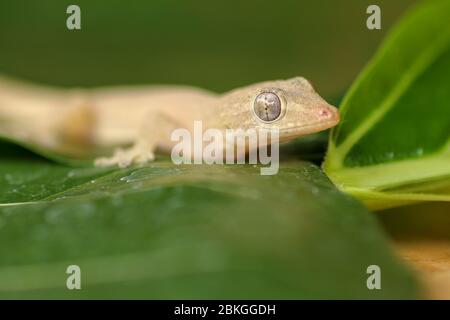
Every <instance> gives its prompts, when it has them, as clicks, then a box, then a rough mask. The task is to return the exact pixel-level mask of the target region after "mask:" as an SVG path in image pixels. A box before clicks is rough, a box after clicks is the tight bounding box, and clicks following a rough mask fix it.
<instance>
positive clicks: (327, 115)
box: [318, 103, 340, 127]
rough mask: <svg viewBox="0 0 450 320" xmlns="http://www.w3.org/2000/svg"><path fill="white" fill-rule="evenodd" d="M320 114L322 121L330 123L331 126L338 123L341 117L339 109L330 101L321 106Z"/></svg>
mask: <svg viewBox="0 0 450 320" xmlns="http://www.w3.org/2000/svg"><path fill="white" fill-rule="evenodd" d="M318 116H319V118H320V120H321V121H325V122H327V123H330V127H332V126H335V125H336V124H338V123H339V119H340V116H339V110H338V109H337V108H336V107H334V106H332V105H330V104H328V103H326V104H324V105H323V106H321V107H320V108H319V112H318Z"/></svg>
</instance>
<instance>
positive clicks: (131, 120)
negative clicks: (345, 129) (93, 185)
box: [0, 77, 339, 167]
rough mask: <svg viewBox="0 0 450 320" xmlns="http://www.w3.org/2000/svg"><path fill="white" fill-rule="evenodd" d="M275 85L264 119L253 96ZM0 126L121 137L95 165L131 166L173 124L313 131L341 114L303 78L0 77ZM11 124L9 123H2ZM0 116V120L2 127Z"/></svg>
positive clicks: (17, 134)
mask: <svg viewBox="0 0 450 320" xmlns="http://www.w3.org/2000/svg"><path fill="white" fill-rule="evenodd" d="M262 92H271V93H275V94H276V95H277V96H278V97H279V98H280V101H281V114H280V116H279V117H278V118H277V119H275V120H273V121H270V122H267V121H262V120H261V119H260V118H258V117H257V116H256V114H255V112H254V109H253V105H254V101H255V98H256V97H257V96H258V94H260V93H262ZM2 118H3V119H7V121H3V122H0V134H4V135H9V136H12V137H14V138H16V139H28V140H29V142H31V143H36V144H39V145H41V146H44V147H48V148H56V146H58V145H61V144H78V145H83V144H87V143H93V144H95V145H100V146H105V145H112V146H114V145H116V146H117V145H123V144H132V146H131V147H129V148H124V149H117V150H116V152H115V153H114V154H113V155H111V156H108V157H102V158H98V159H96V161H95V164H96V165H98V166H112V165H118V166H120V167H127V166H129V165H131V164H135V163H146V162H148V161H152V160H153V159H154V153H155V151H156V150H157V149H158V150H161V151H163V152H170V150H171V148H172V146H173V145H174V144H175V143H176V142H173V141H171V139H170V135H171V132H172V131H173V130H175V129H177V128H186V129H188V130H190V131H192V129H193V124H194V121H196V120H201V121H202V124H203V130H206V129H209V128H214V129H220V130H225V129H244V130H246V129H250V128H255V129H260V128H266V129H272V128H273V129H279V130H280V141H288V140H292V139H294V138H297V137H300V136H304V135H308V134H312V133H316V132H319V131H322V130H326V129H328V128H331V127H333V126H335V125H336V124H337V123H338V122H339V113H338V111H337V109H336V108H335V107H333V106H331V105H329V104H328V103H327V102H326V101H325V100H324V99H322V98H321V97H320V96H319V95H318V94H317V93H316V92H315V91H314V89H313V87H312V86H311V84H310V83H309V82H308V81H307V80H306V79H304V78H301V77H297V78H293V79H289V80H278V81H268V82H263V83H258V84H254V85H250V86H246V87H242V88H239V89H235V90H232V91H230V92H227V93H225V94H222V95H217V94H214V93H212V92H208V91H205V90H201V89H197V88H192V87H182V86H164V87H163V86H142V87H113V88H99V89H89V90H87V89H84V90H81V89H80V90H67V89H65V90H63V89H53V88H46V87H40V86H35V85H24V84H22V83H21V82H12V81H10V80H5V79H1V78H0V121H1V119H2ZM5 123H6V124H7V125H6V127H7V128H6V129H5V125H4V124H5ZM2 124H3V127H2Z"/></svg>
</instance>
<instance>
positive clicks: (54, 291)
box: [0, 157, 418, 299]
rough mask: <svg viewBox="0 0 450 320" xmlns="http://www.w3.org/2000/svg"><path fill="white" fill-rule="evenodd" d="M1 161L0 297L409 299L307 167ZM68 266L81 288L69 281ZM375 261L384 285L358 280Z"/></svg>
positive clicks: (378, 244) (372, 237)
mask: <svg viewBox="0 0 450 320" xmlns="http://www.w3.org/2000/svg"><path fill="white" fill-rule="evenodd" d="M21 159H22V160H21ZM0 168H1V172H0V177H2V179H0V191H1V193H0V194H2V201H3V203H2V204H1V205H0V230H1V232H0V250H1V252H2V255H1V260H0V297H1V298H159V299H161V298H180V299H181V298H183V299H186V298H234V299H236V298H417V297H418V294H417V292H418V286H417V284H416V282H415V280H414V279H413V278H412V277H411V274H410V273H409V271H408V270H406V269H405V268H404V267H403V266H402V265H400V264H399V263H398V262H397V259H396V258H394V257H393V255H392V254H391V252H390V249H389V247H388V244H387V243H386V241H385V238H384V236H383V234H382V233H381V232H380V230H379V228H378V226H377V224H376V222H375V220H374V217H372V216H371V214H370V213H369V212H368V211H367V210H366V209H365V208H364V207H363V206H362V205H361V204H359V203H358V202H357V201H355V200H353V199H352V198H350V197H348V196H346V195H345V194H343V193H341V192H340V191H338V190H337V189H336V188H335V187H334V186H333V184H332V183H331V182H330V181H329V180H328V178H327V177H326V176H325V175H324V174H323V173H322V172H321V171H320V169H319V168H318V167H316V166H315V165H313V164H311V163H308V162H301V161H292V162H286V163H284V164H283V165H282V167H281V169H280V173H279V174H278V175H276V176H260V175H259V169H258V168H255V167H253V166H194V165H191V166H189V165H185V166H174V165H173V164H172V163H171V162H170V161H168V160H167V161H166V160H159V161H157V162H154V163H152V164H150V165H148V166H145V167H139V168H130V169H123V170H115V171H109V172H105V171H103V172H102V171H99V170H100V169H95V168H88V169H87V168H81V169H74V168H68V167H64V166H62V165H59V164H55V163H50V162H47V161H45V160H43V159H37V158H34V159H33V158H23V157H22V158H14V157H11V158H10V159H5V158H3V159H0ZM58 186H59V187H58ZM14 190H16V192H14ZM72 264H75V265H79V266H80V268H81V279H82V289H81V290H72V291H71V290H68V289H67V288H66V279H67V277H68V275H67V274H66V273H65V271H66V268H67V267H68V266H69V265H72ZM372 264H377V265H379V266H380V267H381V270H382V281H383V282H382V283H383V284H382V286H383V289H382V290H368V289H367V287H366V280H367V278H368V276H369V275H368V274H367V273H366V269H367V267H368V266H369V265H372Z"/></svg>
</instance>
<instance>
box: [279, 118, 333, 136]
mask: <svg viewBox="0 0 450 320" xmlns="http://www.w3.org/2000/svg"><path fill="white" fill-rule="evenodd" d="M338 123H339V119H337V120H329V121H319V122H316V123H311V124H308V125H303V126H298V127H291V128H287V129H280V133H283V134H285V133H287V134H289V133H290V132H292V135H299V134H300V135H304V134H310V133H314V132H318V131H322V130H326V129H330V128H332V127H334V126H335V125H337V124H338Z"/></svg>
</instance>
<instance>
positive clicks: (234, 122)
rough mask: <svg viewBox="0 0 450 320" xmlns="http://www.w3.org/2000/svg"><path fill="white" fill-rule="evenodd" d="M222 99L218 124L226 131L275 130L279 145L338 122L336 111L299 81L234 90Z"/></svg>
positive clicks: (277, 82)
mask: <svg viewBox="0 0 450 320" xmlns="http://www.w3.org/2000/svg"><path fill="white" fill-rule="evenodd" d="M223 99H224V100H222V104H221V105H222V106H223V108H222V112H221V120H222V122H223V123H225V124H226V126H227V127H228V128H242V129H249V128H265V129H278V130H280V139H281V140H282V141H286V140H290V139H293V138H296V137H298V136H302V135H307V134H311V133H315V132H319V131H322V130H325V129H328V128H331V127H333V126H335V125H336V124H337V123H338V122H339V112H338V110H337V109H336V108H335V107H333V106H331V105H330V104H328V103H327V102H326V101H325V100H323V99H322V98H321V97H320V96H319V95H318V94H317V93H316V92H315V91H314V88H313V87H312V86H311V84H310V83H309V82H308V81H307V80H306V79H304V78H301V77H297V78H293V79H289V80H278V81H269V82H263V83H258V84H255V85H252V86H249V87H244V88H241V89H237V90H234V91H232V92H230V93H229V94H227V95H225V96H224V97H223Z"/></svg>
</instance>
